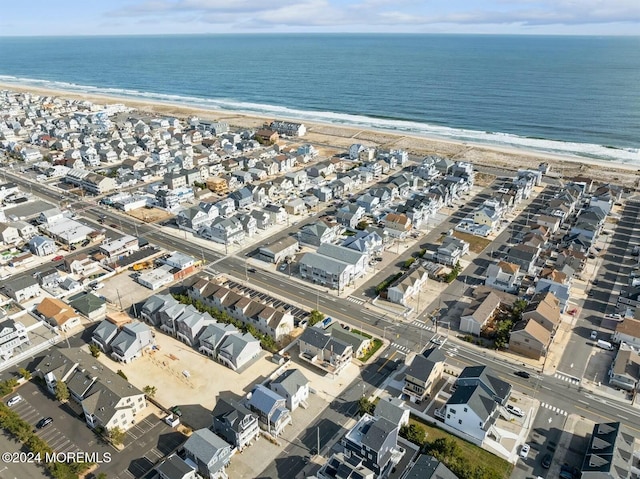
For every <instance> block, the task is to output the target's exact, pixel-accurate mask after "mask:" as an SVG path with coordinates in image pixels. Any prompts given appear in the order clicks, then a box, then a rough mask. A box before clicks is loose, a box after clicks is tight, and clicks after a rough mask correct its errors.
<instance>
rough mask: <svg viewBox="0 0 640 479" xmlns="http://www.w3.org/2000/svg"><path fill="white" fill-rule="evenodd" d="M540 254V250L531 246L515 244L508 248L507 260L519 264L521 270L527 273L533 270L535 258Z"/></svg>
mask: <svg viewBox="0 0 640 479" xmlns="http://www.w3.org/2000/svg"><path fill="white" fill-rule="evenodd" d="M539 255H540V250H539V249H538V248H534V247H532V246H526V245H521V244H519V245H516V246H514V247H513V248H511V249H510V250H509V253H508V254H507V258H506V260H507V262H509V263H514V264H517V265H518V266H520V268H521V269H522V271H524V272H525V273H527V274H529V273H531V272H533V269H534V266H535V263H536V260H537V259H538V256H539Z"/></svg>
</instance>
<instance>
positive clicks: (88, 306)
mask: <svg viewBox="0 0 640 479" xmlns="http://www.w3.org/2000/svg"><path fill="white" fill-rule="evenodd" d="M69 306H71V307H72V308H73V309H75V310H76V311H78V312H79V313H81V314H83V315H84V316H86V317H87V318H89V319H90V320H92V321H96V320H98V319H103V318H104V316H105V314H106V313H107V302H106V300H105V299H104V298H102V297H98V296H96V295H95V294H93V293H79V294H77V295H75V296H71V297H70V298H69Z"/></svg>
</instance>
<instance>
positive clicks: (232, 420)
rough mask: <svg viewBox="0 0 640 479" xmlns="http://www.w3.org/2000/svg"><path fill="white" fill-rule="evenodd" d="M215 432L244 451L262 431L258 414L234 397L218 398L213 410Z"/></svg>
mask: <svg viewBox="0 0 640 479" xmlns="http://www.w3.org/2000/svg"><path fill="white" fill-rule="evenodd" d="M212 415H213V424H212V428H213V432H215V433H216V434H218V435H219V436H220V437H222V438H223V439H224V440H225V441H227V442H228V443H229V444H231V445H232V446H233V447H235V448H236V449H237V450H238V451H242V450H243V449H244V448H245V447H246V446H249V445H251V442H252V441H253V440H254V439H255V438H256V437H257V436H258V434H259V433H260V426H259V424H258V416H256V415H255V414H253V413H252V412H251V411H249V409H247V408H246V407H244V406H243V405H242V404H240V403H239V402H237V401H234V400H233V399H222V398H221V399H218V401H217V402H216V406H215V408H214V409H213V412H212Z"/></svg>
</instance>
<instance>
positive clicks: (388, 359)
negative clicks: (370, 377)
mask: <svg viewBox="0 0 640 479" xmlns="http://www.w3.org/2000/svg"><path fill="white" fill-rule="evenodd" d="M396 354H398V350H397V349H396V350H395V351H394V352H393V353H392V354H391V356H389V357H388V358H387V360H386V361H385V362H384V364H383V365H382V366H380V367H379V368H378V370H377V371H376V372H378V373H379V372H380V371H381V370H383V369H384V367H385V366H386V365H387V363H388V362H389V361H391V359H392V358H393V357H394V356H395V355H396Z"/></svg>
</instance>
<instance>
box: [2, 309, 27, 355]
mask: <svg viewBox="0 0 640 479" xmlns="http://www.w3.org/2000/svg"><path fill="white" fill-rule="evenodd" d="M25 344H27V345H28V344H31V343H30V340H29V334H28V331H27V328H26V327H25V325H24V324H23V323H22V322H21V321H16V320H13V319H3V320H0V361H2V362H4V361H6V360H7V359H9V358H11V357H13V353H14V351H15V350H16V349H17V350H18V351H19V352H22V351H23V349H22V346H23V345H25Z"/></svg>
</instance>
